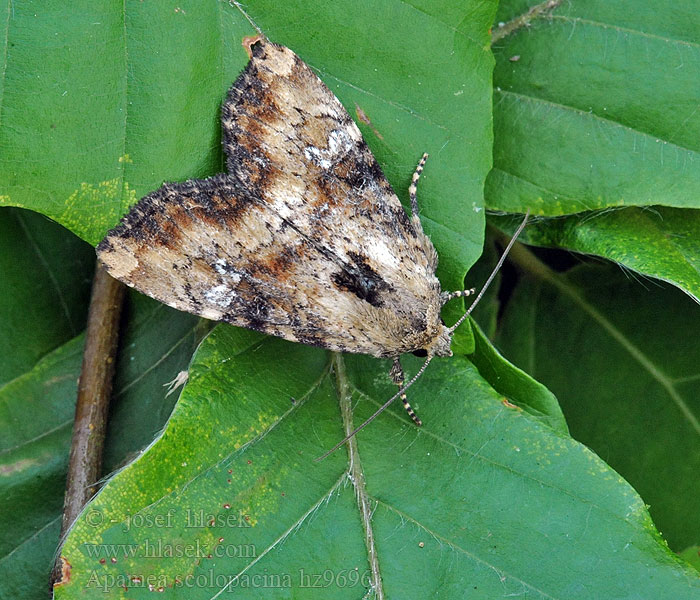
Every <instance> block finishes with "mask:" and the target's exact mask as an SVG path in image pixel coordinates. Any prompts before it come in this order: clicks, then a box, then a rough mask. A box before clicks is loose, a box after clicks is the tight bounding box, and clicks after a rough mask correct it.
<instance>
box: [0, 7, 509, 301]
mask: <svg viewBox="0 0 700 600" xmlns="http://www.w3.org/2000/svg"><path fill="white" fill-rule="evenodd" d="M6 10H7V11H8V13H7V15H6V17H5V20H4V21H3V22H6V23H7V25H8V26H7V28H6V47H7V48H8V51H7V66H6V70H5V88H4V97H3V120H2V126H1V127H0V146H2V148H3V154H2V156H1V157H0V201H1V202H3V203H5V204H13V205H16V206H25V207H27V208H32V209H34V210H37V211H40V212H43V213H44V214H46V215H48V216H50V217H51V218H53V219H55V220H57V221H58V222H60V223H62V224H64V225H66V226H67V227H68V228H70V229H71V230H72V231H74V232H75V233H77V234H78V235H79V236H81V237H82V238H83V239H85V240H87V241H89V242H90V243H91V244H95V243H97V242H98V241H99V240H100V239H101V238H102V236H103V235H104V233H105V232H106V230H107V229H109V228H110V227H112V226H114V225H115V223H116V222H117V220H118V218H119V217H120V216H121V215H122V214H123V213H124V212H125V211H126V209H127V207H128V206H129V205H131V204H133V203H134V202H135V201H136V200H137V199H138V198H139V197H140V196H142V195H144V194H146V193H147V192H150V191H152V190H154V189H155V188H157V187H158V186H160V184H161V183H162V182H163V181H164V180H166V181H181V180H184V179H187V178H193V177H206V176H209V175H213V174H215V173H217V172H221V171H223V170H224V167H223V164H224V163H223V156H222V153H221V150H220V144H219V141H220V125H219V107H220V104H221V101H222V99H223V98H224V95H225V93H226V90H227V88H228V87H229V86H230V85H231V83H232V82H233V81H234V79H235V78H236V76H237V75H238V73H239V72H240V70H241V69H242V68H243V66H244V65H245V64H246V62H247V60H248V59H247V56H246V54H245V52H244V50H243V48H242V47H241V39H242V38H243V36H244V35H250V34H251V33H255V31H254V29H253V28H252V27H251V25H250V24H249V23H248V21H247V20H246V18H245V16H244V15H243V13H242V12H241V10H240V9H238V8H237V7H236V6H233V5H231V4H228V3H226V2H209V3H204V4H203V3H201V2H196V1H194V0H188V1H185V2H177V3H166V4H163V3H152V2H137V1H134V2H128V3H127V4H126V5H125V6H122V5H121V4H119V5H117V4H114V3H111V2H104V1H102V2H93V1H90V2H87V1H85V0H82V1H80V2H78V3H73V4H71V6H70V9H69V10H70V12H69V13H68V14H66V10H67V9H66V6H65V4H64V3H60V2H49V3H48V4H45V5H43V7H42V10H41V11H39V12H37V11H36V10H35V9H34V7H32V6H31V5H26V4H18V5H14V4H13V5H12V6H8V7H6ZM246 10H247V11H248V12H249V14H250V16H251V17H252V19H253V20H254V21H255V22H256V23H257V24H258V25H259V26H260V27H261V28H262V29H263V30H264V31H265V32H266V34H267V35H268V36H269V37H270V39H272V40H273V41H275V42H278V43H282V44H284V45H287V46H289V47H291V48H292V49H293V50H294V51H295V52H297V53H298V54H299V55H300V56H301V57H302V58H303V59H304V60H305V61H307V62H308V64H309V65H310V66H311V67H312V68H314V69H315V70H316V71H317V72H318V73H319V74H320V76H321V78H322V79H323V80H324V81H325V82H326V83H327V84H328V85H329V87H330V88H331V89H332V90H333V92H334V93H335V94H336V95H338V97H339V98H340V99H341V101H342V102H343V103H344V104H345V106H346V107H347V108H348V110H349V112H350V114H351V115H353V116H354V117H356V120H357V116H356V115H357V110H358V108H359V109H361V110H362V111H363V113H364V114H365V115H366V116H367V117H368V118H369V119H371V123H372V126H371V127H370V126H367V125H365V124H364V123H362V122H360V126H361V128H362V129H363V131H364V134H365V136H366V138H367V141H368V143H369V145H370V147H371V148H372V150H373V151H374V153H375V155H376V156H377V158H378V160H379V162H380V164H381V165H382V167H383V168H384V169H385V171H386V174H387V176H388V178H389V180H390V181H391V182H392V184H393V185H394V186H395V189H396V190H397V192H398V193H399V196H400V197H401V199H402V200H404V201H406V200H407V196H408V194H407V189H408V185H409V183H410V178H411V175H412V172H413V169H414V168H415V165H416V164H417V162H418V159H419V158H420V156H421V154H422V153H423V152H426V151H427V152H430V153H431V154H432V158H431V160H430V162H429V164H428V166H427V167H426V169H425V174H424V179H423V180H422V181H421V190H420V200H421V207H422V213H423V222H424V225H425V229H426V231H427V232H428V233H429V234H430V235H431V236H432V238H433V240H434V241H435V244H436V246H437V247H438V250H439V251H440V253H441V255H442V265H441V271H440V273H441V276H442V277H443V283H444V284H445V285H446V287H449V288H453V289H454V288H455V287H456V286H457V285H459V284H460V283H461V281H462V280H463V278H464V274H465V272H466V270H467V269H468V267H469V266H470V265H471V264H472V263H473V262H474V261H475V260H476V258H477V257H478V255H479V252H480V251H481V245H482V242H483V212H479V211H480V210H481V208H482V206H483V181H484V179H485V177H486V173H487V172H488V170H489V168H490V167H491V140H492V133H491V92H490V90H491V82H490V78H491V70H492V66H493V58H492V56H491V53H490V51H489V42H488V27H489V26H490V23H491V21H492V19H493V13H494V11H495V3H494V2H492V1H483V0H471V1H470V2H469V3H468V4H467V5H464V6H463V5H456V4H454V3H453V2H449V1H448V0H441V1H440V2H422V3H417V4H415V6H414V5H411V4H407V3H405V2H399V1H398V0H392V2H389V3H372V4H364V3H360V4H358V3H356V2H351V1H350V0H343V1H342V2H332V3H328V2H321V1H315V2H303V3H302V2H294V3H290V2H286V3H283V4H280V3H279V2H272V1H271V0H254V1H252V2H248V3H246ZM58 23H60V24H61V25H60V26H58V25H57V24H58ZM387 23H391V27H387V26H386V24H387ZM47 106H50V107H51V110H46V107H47ZM374 131H376V132H377V133H379V134H380V135H381V138H380V137H378V136H377V134H376V133H374ZM465 206H466V207H467V210H463V208H464V207H465ZM472 208H473V210H472Z"/></svg>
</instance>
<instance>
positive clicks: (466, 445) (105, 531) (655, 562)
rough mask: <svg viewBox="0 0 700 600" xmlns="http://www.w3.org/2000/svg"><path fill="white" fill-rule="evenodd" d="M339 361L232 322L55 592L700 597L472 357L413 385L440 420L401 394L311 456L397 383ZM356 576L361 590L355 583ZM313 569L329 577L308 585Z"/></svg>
mask: <svg viewBox="0 0 700 600" xmlns="http://www.w3.org/2000/svg"><path fill="white" fill-rule="evenodd" d="M332 363H333V364H332V366H333V368H332V370H329V368H330V367H331V362H329V360H328V355H327V354H326V353H325V352H323V351H320V350H316V349H313V348H309V347H306V346H302V345H298V344H290V343H287V342H284V341H281V340H277V339H274V338H261V336H259V335H257V334H254V333H252V332H248V331H245V330H240V329H234V328H232V327H229V326H219V327H217V328H216V329H215V330H214V331H213V332H212V334H211V335H210V336H209V337H208V338H207V339H206V340H205V342H204V343H203V344H202V346H201V347H200V349H199V351H198V353H197V358H196V360H195V361H194V362H193V364H192V368H191V370H190V379H189V382H188V384H187V386H186V388H185V390H184V392H183V395H182V396H181V399H180V402H179V403H178V405H177V407H176V409H175V411H174V413H173V416H172V418H171V419H170V421H169V423H168V427H167V429H166V430H165V431H164V433H163V435H162V436H161V437H160V438H159V439H158V440H157V441H156V442H155V443H154V444H153V445H152V446H151V447H150V448H149V449H148V451H147V452H146V453H145V454H144V455H142V456H141V457H140V458H139V459H138V460H137V461H135V462H134V463H132V464H131V465H130V466H129V467H127V468H126V469H124V470H122V471H121V472H119V473H118V474H117V475H116V476H115V477H114V478H113V479H111V480H110V481H109V482H108V484H107V485H106V486H105V487H104V488H103V490H102V492H101V493H100V494H99V495H98V496H97V497H96V499H95V500H94V501H93V502H91V503H90V504H89V505H88V507H87V508H86V510H85V512H84V513H83V515H82V516H81V517H80V518H79V520H78V522H77V523H76V525H75V527H74V528H73V529H72V531H71V532H70V534H69V537H68V539H67V541H66V544H65V546H64V548H63V550H62V555H63V556H64V558H65V559H66V560H68V562H70V564H71V565H72V571H71V578H70V581H68V582H65V583H64V584H62V585H61V586H59V588H57V589H56V598H57V599H66V598H73V597H77V596H80V597H102V596H103V594H104V591H112V592H116V591H118V590H119V586H121V585H122V584H124V585H126V586H127V587H128V592H125V593H127V594H128V597H129V598H142V597H143V598H146V597H150V596H151V595H152V593H151V592H149V590H148V583H151V584H152V585H154V586H155V587H156V589H157V588H158V587H159V586H161V585H162V586H163V588H164V589H165V590H166V592H167V593H169V594H172V595H175V596H176V597H187V598H188V599H196V598H212V597H214V596H215V595H216V594H217V593H221V592H222V590H224V588H226V586H227V585H228V584H229V582H230V586H231V588H234V591H235V592H236V593H238V595H240V596H241V597H251V598H252V597H255V598H260V597H268V596H269V597H279V596H280V594H287V595H289V596H290V597H291V596H293V597H298V598H301V597H309V598H311V597H313V598H318V597H332V598H340V597H343V598H344V597H348V598H350V597H352V598H359V597H365V596H364V595H365V594H367V595H371V593H370V592H369V586H370V584H371V583H373V584H374V585H375V586H376V585H378V581H379V579H378V578H377V577H375V576H373V573H379V575H380V577H381V586H382V589H383V593H384V594H385V597H389V598H429V597H435V596H436V595H437V594H440V596H441V597H445V598H463V597H464V591H465V589H477V590H479V592H480V595H481V596H483V597H496V596H501V595H504V594H535V595H538V596H542V597H566V598H591V597H621V596H624V595H627V594H628V593H629V590H630V589H635V590H640V591H642V593H643V594H644V595H645V596H646V597H689V594H691V593H692V592H693V591H697V590H700V583H698V580H697V578H695V577H693V576H690V573H691V570H690V568H689V567H688V566H687V565H686V566H683V563H682V561H679V560H677V559H675V558H674V556H673V555H672V554H671V553H670V552H669V551H668V549H667V548H666V547H665V546H664V545H663V543H662V542H660V540H659V537H658V534H656V533H655V531H654V528H653V525H652V524H651V521H650V519H649V516H648V514H647V512H646V509H645V507H644V504H643V502H642V501H641V499H640V498H639V497H638V496H637V495H636V493H635V492H634V491H633V490H632V489H631V488H630V487H629V486H628V485H627V484H626V483H625V482H624V481H623V480H622V479H621V478H620V477H619V476H617V475H616V474H615V473H614V472H613V471H612V470H610V469H609V468H608V467H607V466H606V465H605V464H604V463H603V462H602V461H600V460H599V459H598V458H597V457H596V456H595V455H593V454H592V453H591V452H589V451H588V450H587V449H585V448H584V447H583V446H581V445H579V444H577V443H576V442H574V441H573V440H571V439H570V438H569V437H568V436H563V435H560V434H558V433H556V432H555V431H554V430H553V429H551V428H550V427H548V426H545V425H543V424H541V423H540V422H539V420H538V419H537V418H534V417H531V416H529V415H528V414H527V413H525V412H523V411H520V410H518V409H516V408H509V407H508V406H505V405H504V404H503V403H502V401H501V400H502V396H501V395H500V394H499V393H498V392H496V391H495V390H493V389H492V388H490V386H489V385H488V384H487V383H486V382H485V381H484V380H483V379H481V377H480V376H479V374H478V372H477V371H476V369H475V368H474V367H473V366H472V365H471V364H470V363H469V362H468V361H467V360H465V359H458V358H454V359H450V360H440V359H436V360H435V361H434V364H432V365H431V368H430V369H428V371H427V372H426V374H425V376H424V377H423V378H422V379H420V380H419V382H418V383H417V384H416V386H415V387H414V388H413V389H412V396H411V397H412V401H413V402H414V405H415V406H416V408H417V409H418V410H419V411H420V414H421V416H422V418H423V420H424V422H425V425H424V427H423V428H421V429H418V428H416V427H415V426H414V425H413V424H411V422H410V420H409V419H408V417H407V416H406V415H405V413H404V411H403V409H402V408H401V406H400V405H399V406H394V407H392V408H390V409H389V410H388V411H386V412H385V413H383V414H382V415H381V416H380V417H379V418H378V419H376V420H375V421H374V422H373V423H372V424H371V425H370V426H369V427H368V428H366V429H365V430H364V431H362V432H361V433H360V434H359V435H358V437H357V438H356V439H355V440H353V442H352V446H351V447H350V450H348V449H347V448H342V449H341V450H339V451H338V452H336V453H335V454H333V455H331V456H330V457H329V458H328V459H326V460H324V461H322V462H320V463H317V462H314V460H313V459H314V458H315V457H317V456H318V455H320V454H321V453H323V452H324V451H325V450H327V449H328V448H329V447H331V446H332V445H333V444H334V443H335V442H336V441H338V440H339V439H341V438H342V436H343V435H344V432H345V431H347V430H349V429H350V428H351V427H352V426H353V425H356V424H358V423H360V422H361V421H362V420H364V419H365V418H366V417H367V416H369V415H370V414H371V413H372V412H373V411H374V410H375V409H376V407H377V406H378V405H379V404H380V403H382V402H383V401H384V399H385V398H387V397H388V395H389V394H391V393H392V391H393V386H392V384H391V381H390V378H389V377H388V374H387V367H388V362H387V361H381V362H380V361H376V360H374V359H371V358H368V357H362V356H351V355H349V356H346V357H343V358H340V357H338V356H337V357H335V358H334V359H333V361H332ZM419 364H420V361H418V360H415V361H411V364H410V368H411V370H415V369H416V368H417V367H418V365H419ZM272 369H274V372H275V377H274V378H270V377H269V375H268V374H269V373H270V371H271V370H272ZM437 491H439V493H436V492H437ZM200 516H201V521H197V520H198V519H200ZM188 525H189V526H188ZM602 539H604V540H605V543H604V544H601V540H602ZM514 547H518V548H527V549H528V551H527V552H513V548H514ZM158 549H160V550H158ZM195 549H198V552H199V555H198V556H197V557H187V556H185V555H186V554H187V552H194V551H195ZM125 552H126V555H125ZM149 552H150V554H149ZM167 552H172V553H173V554H172V555H171V556H166V555H165V554H164V553H167ZM112 553H115V555H114V557H113V558H114V560H112ZM100 558H102V559H104V560H103V562H101V561H100ZM592 564H595V568H596V577H595V578H593V579H591V577H590V568H591V565H592ZM563 572H565V573H566V574H567V575H566V577H562V576H561V573H563ZM349 573H352V574H353V575H352V577H353V578H355V579H354V581H355V583H347V581H348V579H343V581H345V582H346V584H345V585H343V584H342V583H341V582H340V579H341V578H345V577H348V574H349ZM304 574H306V575H309V574H319V575H321V574H325V576H326V577H327V578H328V580H329V581H330V582H331V583H330V584H328V585H327V587H325V588H324V589H322V590H320V589H312V588H308V587H304V586H303V584H304V581H305V580H304V579H303V575H304ZM265 577H267V579H264V578H265ZM265 581H267V582H268V585H265ZM280 588H283V589H280ZM225 591H228V590H225ZM375 593H376V596H380V594H379V592H377V591H376V587H375Z"/></svg>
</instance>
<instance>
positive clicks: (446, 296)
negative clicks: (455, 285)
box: [440, 288, 476, 305]
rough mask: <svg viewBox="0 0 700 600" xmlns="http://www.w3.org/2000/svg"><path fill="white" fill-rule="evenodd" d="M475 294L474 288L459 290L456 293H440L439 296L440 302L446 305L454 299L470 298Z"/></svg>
mask: <svg viewBox="0 0 700 600" xmlns="http://www.w3.org/2000/svg"><path fill="white" fill-rule="evenodd" d="M475 292H476V290H475V289H474V288H472V289H470V290H460V291H458V292H442V294H440V300H441V301H442V303H443V305H444V304H447V303H448V302H449V301H450V300H453V299H454V298H466V297H467V296H471V295H472V294H474V293H475Z"/></svg>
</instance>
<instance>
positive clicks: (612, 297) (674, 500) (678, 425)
mask: <svg viewBox="0 0 700 600" xmlns="http://www.w3.org/2000/svg"><path fill="white" fill-rule="evenodd" d="M519 262H520V264H521V265H522V266H523V268H524V269H525V274H526V275H525V277H524V278H523V280H522V281H521V283H520V284H519V286H518V288H517V289H516V291H515V293H514V296H513V298H512V300H511V301H510V302H509V304H508V305H507V307H506V311H505V316H504V322H503V325H502V328H501V330H500V332H499V336H498V338H497V343H498V345H499V347H500V348H501V349H502V350H503V352H504V354H505V355H506V356H507V357H509V358H510V359H511V360H513V361H514V362H515V363H516V364H518V365H520V366H521V367H522V368H523V369H525V370H526V371H527V372H528V373H530V374H531V375H532V376H533V377H536V378H537V379H538V380H540V381H542V382H544V383H545V384H546V385H547V386H548V387H549V388H550V389H552V390H553V391H554V392H555V393H556V395H557V397H558V398H559V401H560V402H561V404H562V408H563V410H564V413H565V414H566V416H567V421H568V423H569V427H570V428H571V432H572V435H573V436H574V437H575V438H576V439H579V440H580V441H582V442H584V443H586V444H587V445H589V446H590V447H591V448H593V449H594V450H595V451H596V452H597V453H598V454H600V456H601V457H603V458H604V459H605V461H606V462H607V463H609V464H610V465H611V466H613V467H614V468H615V469H617V470H618V472H620V473H621V474H623V475H624V477H625V478H626V479H627V480H628V481H629V482H630V483H631V484H632V485H634V487H635V489H637V490H638V491H639V492H640V494H641V495H642V497H643V498H644V500H645V502H647V504H649V505H650V506H651V509H650V510H651V514H652V516H653V517H654V521H655V522H656V524H657V525H658V526H659V529H660V530H661V531H662V532H663V534H664V537H665V538H666V539H667V540H668V541H669V543H670V544H671V546H672V547H673V548H675V549H677V550H682V549H683V548H685V547H686V546H689V545H691V544H696V543H697V541H698V539H700V514H699V513H698V510H697V499H698V496H699V495H700V480H698V477H697V474H698V472H700V395H698V393H697V381H698V370H697V367H698V364H699V363H700V351H699V349H698V344H697V340H698V336H700V327H699V324H700V321H699V320H698V317H697V314H698V307H697V305H696V304H695V303H694V302H693V301H692V300H691V299H690V298H688V297H687V296H685V295H684V294H682V293H681V292H680V291H678V290H676V289H674V288H672V287H667V286H660V285H659V284H656V283H654V282H646V283H645V284H644V285H640V283H639V282H637V281H636V280H635V279H634V278H629V277H625V275H624V274H623V273H621V272H619V270H618V269H617V268H615V267H613V266H596V267H583V266H582V267H579V268H576V269H575V270H573V271H571V272H570V273H567V274H566V275H561V274H555V273H553V272H551V271H549V270H547V269H545V268H542V266H541V265H539V264H538V262H537V261H536V260H535V259H533V258H532V257H531V258H530V259H527V260H523V261H519ZM666 597H673V595H670V596H666Z"/></svg>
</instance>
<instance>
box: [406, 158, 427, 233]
mask: <svg viewBox="0 0 700 600" xmlns="http://www.w3.org/2000/svg"><path fill="white" fill-rule="evenodd" d="M426 160H428V153H427V152H426V153H424V154H423V156H422V157H421V159H420V162H419V163H418V166H417V167H416V170H415V171H414V172H413V177H412V178H411V185H409V186H408V196H409V198H410V199H411V220H412V221H413V226H414V227H415V228H416V229H418V230H419V231H423V227H422V225H421V223H420V218H419V217H418V198H417V196H416V189H417V187H416V184H417V183H418V180H419V179H420V174H421V173H422V172H423V167H424V166H425V161H426Z"/></svg>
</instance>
